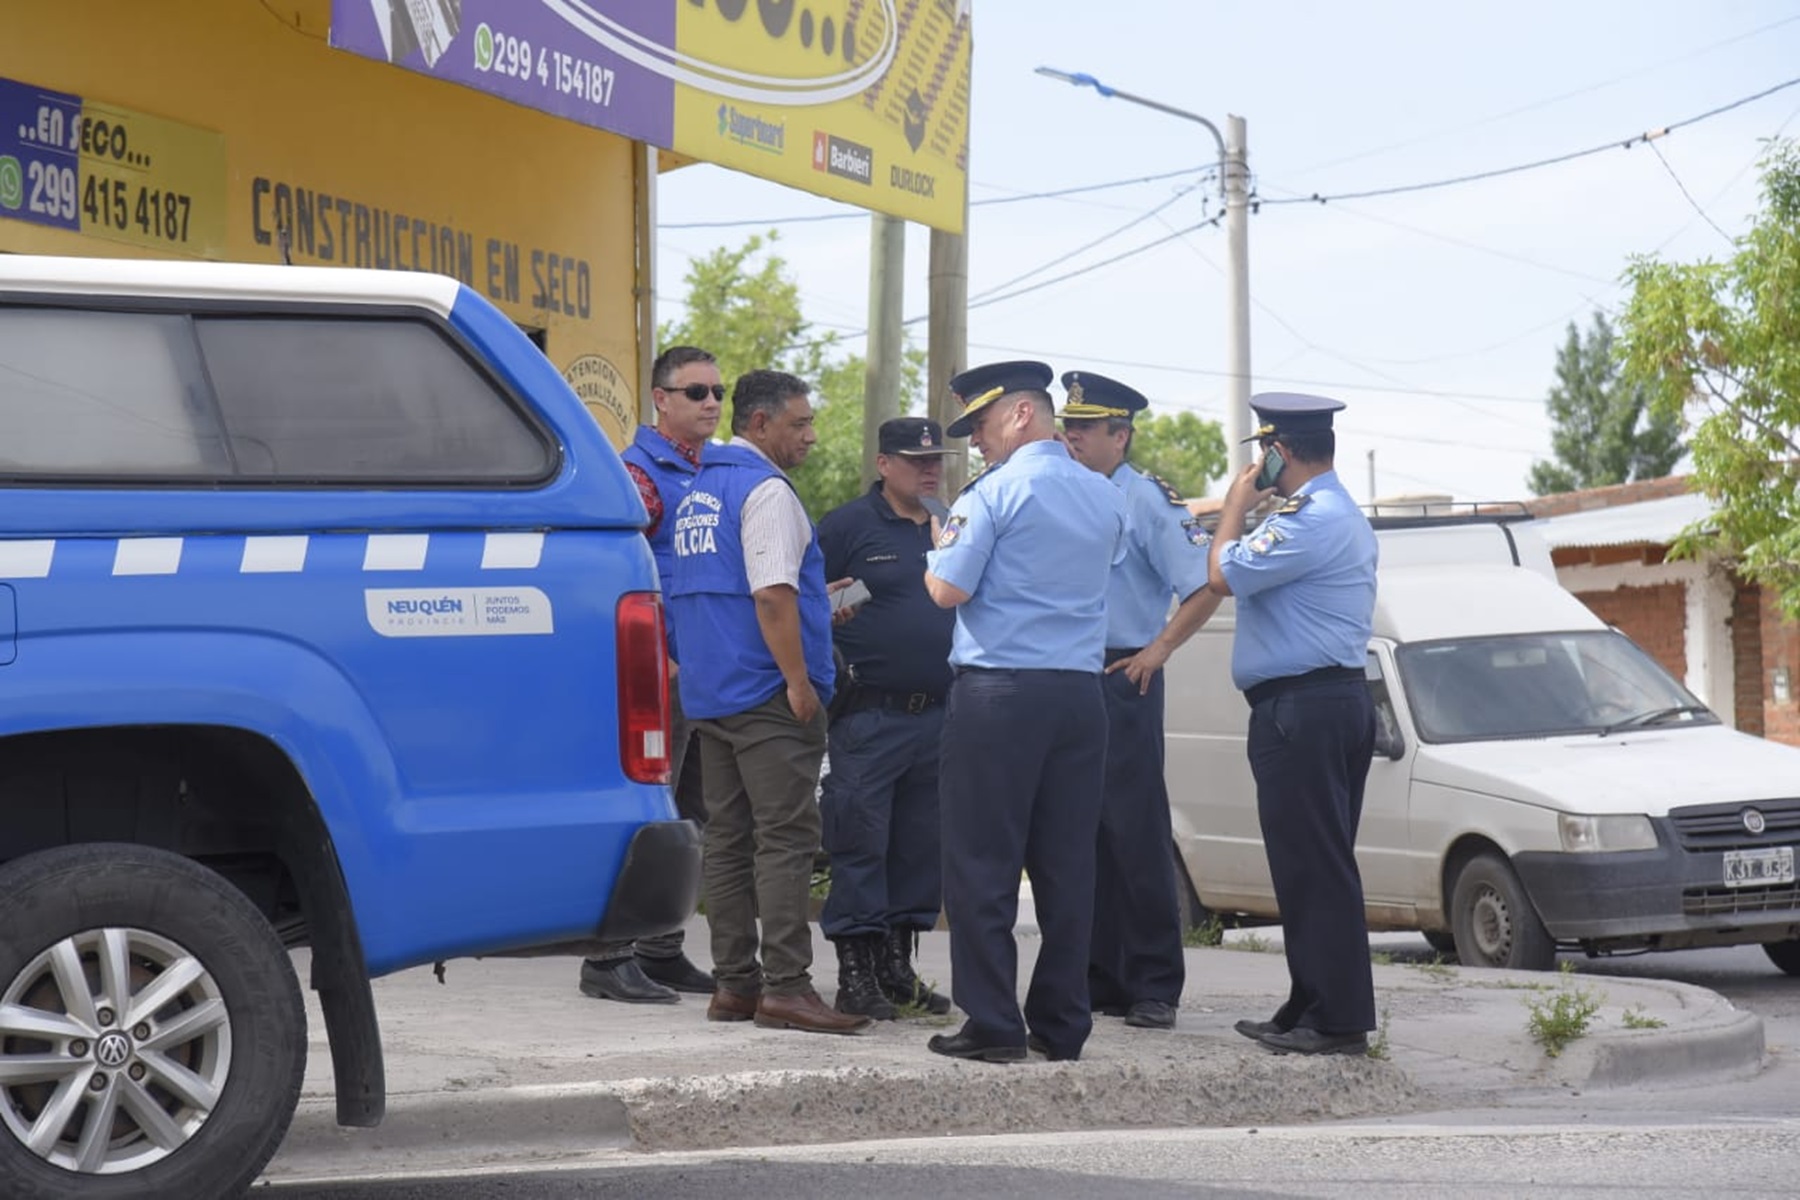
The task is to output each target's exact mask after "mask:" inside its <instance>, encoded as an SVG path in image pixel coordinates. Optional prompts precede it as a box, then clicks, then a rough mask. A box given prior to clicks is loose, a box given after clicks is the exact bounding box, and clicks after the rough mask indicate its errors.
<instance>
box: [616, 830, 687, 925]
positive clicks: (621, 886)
mask: <svg viewBox="0 0 1800 1200" xmlns="http://www.w3.org/2000/svg"><path fill="white" fill-rule="evenodd" d="M699 899H700V829H699V827H698V826H696V825H695V824H694V823H693V822H692V821H653V822H651V823H650V824H648V825H645V826H644V827H643V828H641V829H639V830H638V831H637V832H636V833H635V834H633V835H632V838H631V845H630V846H628V847H627V848H626V850H625V862H624V864H623V865H622V866H620V868H619V878H618V881H617V882H616V883H614V884H613V892H612V896H611V897H610V898H609V899H608V900H607V902H606V916H605V917H604V918H603V919H602V920H601V922H600V929H599V931H598V932H597V933H596V935H595V936H596V937H598V938H599V939H600V940H601V941H604V942H625V941H631V940H632V939H634V938H641V937H650V936H651V935H653V934H658V933H667V932H668V931H669V930H671V929H677V928H679V927H680V926H681V925H682V924H683V923H685V922H686V921H687V919H688V918H689V917H691V916H693V915H694V906H695V904H696V903H698V901H699Z"/></svg>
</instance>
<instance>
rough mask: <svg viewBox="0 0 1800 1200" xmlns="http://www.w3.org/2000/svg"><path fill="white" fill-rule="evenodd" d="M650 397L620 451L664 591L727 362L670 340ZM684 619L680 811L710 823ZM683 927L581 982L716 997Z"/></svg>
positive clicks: (660, 998)
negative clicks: (689, 711) (692, 717)
mask: <svg viewBox="0 0 1800 1200" xmlns="http://www.w3.org/2000/svg"><path fill="white" fill-rule="evenodd" d="M650 384H651V386H650V399H651V402H652V403H653V404H655V406H656V425H655V427H654V428H652V427H649V426H645V425H639V426H638V428H637V434H636V436H635V437H633V438H632V441H631V445H629V446H627V447H625V450H624V453H622V454H621V455H620V457H621V458H623V459H624V460H625V470H626V472H627V473H628V474H629V475H630V476H631V478H632V481H633V482H634V483H636V484H637V489H638V497H639V498H640V499H642V500H643V502H644V509H645V511H646V512H648V513H649V514H650V523H649V524H648V525H647V526H645V527H644V536H646V537H648V538H649V539H650V550H651V553H653V554H654V555H655V556H656V573H657V576H658V578H659V579H661V581H662V588H663V592H664V593H665V594H667V592H668V590H669V579H670V576H671V574H672V573H673V571H674V566H675V540H674V531H675V519H674V512H675V506H676V505H677V504H679V503H680V502H681V498H682V497H683V496H685V495H686V494H687V490H688V488H689V487H690V486H691V485H692V484H693V482H694V476H695V475H696V474H698V473H699V471H700V462H701V453H702V451H703V450H704V449H705V447H706V443H707V440H708V439H709V438H711V437H712V435H713V430H715V429H717V428H718V427H719V414H720V413H721V412H722V411H724V407H725V403H724V402H725V386H724V384H723V383H722V382H720V379H719V364H718V362H717V361H716V360H715V359H714V358H713V356H712V355H711V354H709V353H707V352H706V351H705V350H702V349H700V348H699V347H697V346H670V347H669V348H668V349H667V350H664V351H663V352H662V353H661V354H660V355H658V356H657V358H656V362H655V363H654V364H653V365H652V366H651V368H650ZM679 657H680V656H679V654H678V653H677V651H676V648H675V626H674V623H673V622H672V621H671V622H669V733H670V737H669V782H670V785H671V786H672V787H673V788H674V790H675V810H676V812H677V813H678V814H680V815H681V816H682V817H684V818H686V819H687V820H690V821H693V822H695V823H696V824H699V825H705V824H706V803H705V800H704V799H703V798H702V796H701V785H700V756H699V755H697V754H690V753H689V752H688V751H689V748H690V746H691V744H692V734H693V729H692V727H691V726H690V725H689V724H688V722H687V719H686V717H685V716H684V714H683V713H682V710H681V675H680V670H679V668H678V666H677V662H676V660H677V659H678V658H679ZM682 942H683V931H682V930H680V929H677V930H674V931H673V932H671V933H665V934H659V935H657V936H656V937H648V938H639V939H638V941H637V943H636V945H635V947H634V946H633V944H632V943H630V942H620V943H617V944H615V945H612V946H607V947H604V948H602V949H601V950H599V951H597V952H596V953H595V954H594V955H593V956H592V957H591V958H589V959H588V960H587V961H586V962H584V963H582V964H581V991H582V993H583V994H584V995H588V996H593V997H595V998H597V999H602V1000H621V1001H624V1002H625V1003H628V1004H674V1003H675V1002H676V1001H678V1000H679V999H681V996H680V994H679V993H681V992H690V993H693V994H695V995H702V996H710V995H712V992H713V978H712V976H711V975H709V974H707V973H706V972H705V971H702V970H701V969H700V968H699V967H696V966H695V965H694V964H693V963H692V962H691V961H689V959H688V957H687V955H686V954H685V953H684V952H683V950H682Z"/></svg>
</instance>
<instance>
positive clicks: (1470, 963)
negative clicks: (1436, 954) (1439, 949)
mask: <svg viewBox="0 0 1800 1200" xmlns="http://www.w3.org/2000/svg"><path fill="white" fill-rule="evenodd" d="M1450 914H1451V924H1452V925H1453V927H1454V928H1455V931H1456V957H1457V959H1458V960H1459V961H1460V962H1461V963H1462V965H1463V966H1465V967H1506V968H1510V969H1512V970H1515V971H1548V970H1549V969H1550V968H1551V967H1553V966H1555V965H1556V943H1555V942H1554V941H1552V940H1551V939H1550V933H1549V931H1548V930H1546V929H1545V928H1544V923H1543V921H1541V920H1540V919H1539V918H1538V915H1537V909H1535V908H1533V907H1532V904H1531V897H1529V896H1527V895H1526V894H1525V887H1524V885H1523V884H1521V883H1520V882H1519V877H1518V876H1517V875H1516V874H1514V873H1513V869H1512V868H1511V867H1510V866H1508V865H1507V863H1506V860H1505V859H1503V858H1501V857H1500V856H1498V855H1495V854H1478V855H1476V856H1475V857H1474V858H1472V859H1470V860H1469V863H1468V865H1467V866H1465V867H1464V868H1463V869H1462V873H1461V874H1459V875H1458V876H1457V877H1456V887H1455V888H1454V889H1453V890H1452V892H1451V894H1450Z"/></svg>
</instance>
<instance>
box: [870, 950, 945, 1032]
mask: <svg viewBox="0 0 1800 1200" xmlns="http://www.w3.org/2000/svg"><path fill="white" fill-rule="evenodd" d="M918 938H919V935H918V933H917V932H916V931H914V930H911V929H890V930H888V931H887V933H886V935H884V936H883V938H882V940H881V941H880V942H879V943H877V945H878V949H879V953H880V955H881V959H880V961H879V962H878V963H876V966H875V974H876V977H877V978H878V979H879V980H880V982H881V990H882V992H884V993H885V994H886V995H887V998H888V999H889V1000H892V1001H893V1002H894V1003H895V1004H916V1005H918V1006H919V1007H920V1008H922V1009H924V1010H925V1011H926V1012H928V1013H930V1014H932V1015H933V1016H937V1017H941V1016H943V1015H944V1014H945V1013H947V1012H949V1011H950V997H948V996H940V995H938V994H937V993H936V992H934V991H932V990H931V989H930V988H929V987H926V986H925V982H924V980H922V979H920V978H919V977H918V976H917V975H915V974H914V973H913V965H912V955H913V946H914V945H915V944H916V943H917V941H918Z"/></svg>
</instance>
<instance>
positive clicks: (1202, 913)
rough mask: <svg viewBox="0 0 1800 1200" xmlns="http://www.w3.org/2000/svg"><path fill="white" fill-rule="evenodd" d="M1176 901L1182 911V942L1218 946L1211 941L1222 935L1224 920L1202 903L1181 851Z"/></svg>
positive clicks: (1177, 874)
mask: <svg viewBox="0 0 1800 1200" xmlns="http://www.w3.org/2000/svg"><path fill="white" fill-rule="evenodd" d="M1175 899H1176V902H1177V905H1178V906H1179V908H1180V910H1181V940H1182V941H1183V942H1184V943H1185V944H1187V945H1216V944H1217V943H1215V942H1213V941H1211V940H1210V939H1211V938H1212V937H1213V935H1214V934H1222V931H1223V929H1224V920H1223V918H1221V917H1220V916H1219V914H1218V913H1215V912H1214V911H1213V910H1212V909H1210V908H1208V907H1206V905H1204V904H1202V903H1200V893H1199V892H1198V891H1197V890H1196V889H1195V887H1194V880H1193V877H1192V876H1191V875H1189V874H1188V871H1187V863H1186V862H1184V861H1183V860H1182V857H1181V851H1179V850H1177V851H1175ZM1196 930H1198V931H1199V932H1198V933H1196V932H1194V931H1196Z"/></svg>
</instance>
